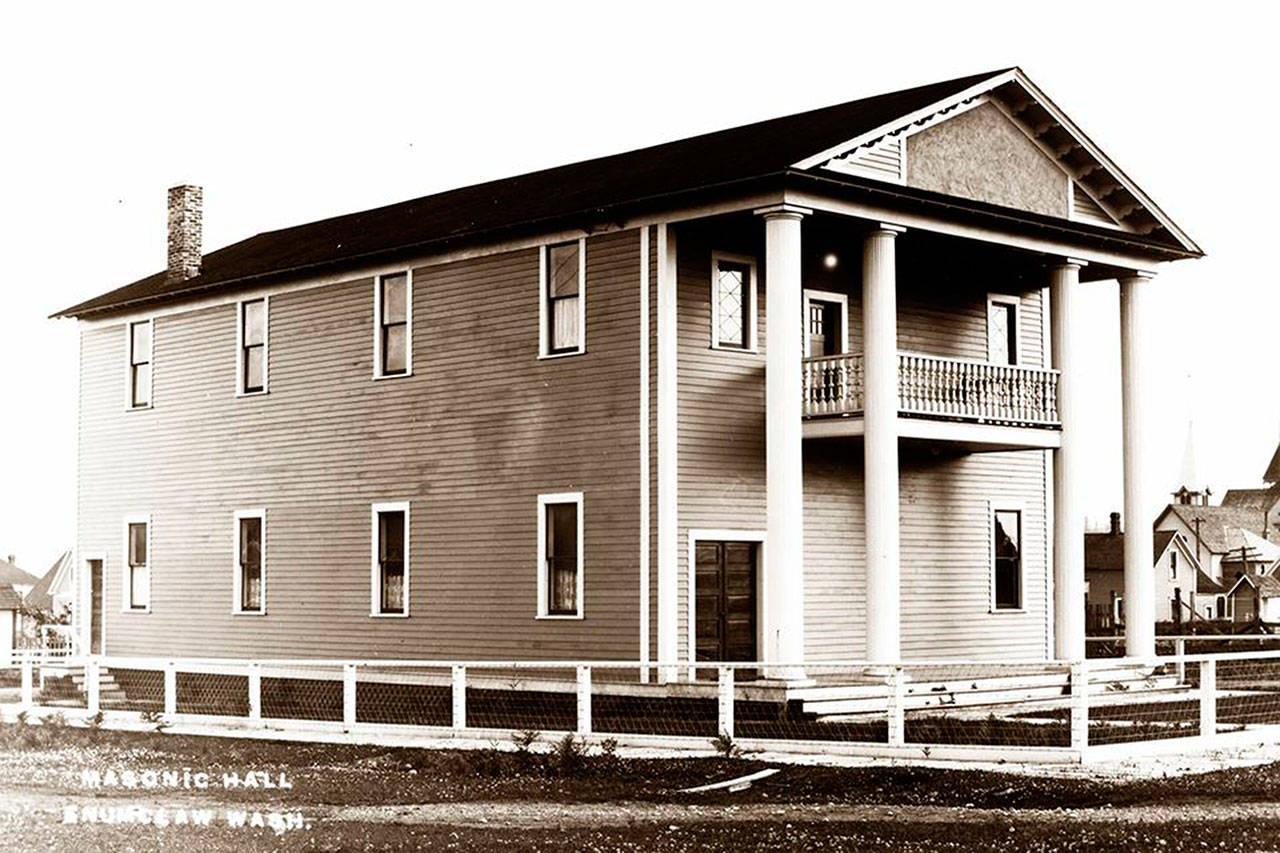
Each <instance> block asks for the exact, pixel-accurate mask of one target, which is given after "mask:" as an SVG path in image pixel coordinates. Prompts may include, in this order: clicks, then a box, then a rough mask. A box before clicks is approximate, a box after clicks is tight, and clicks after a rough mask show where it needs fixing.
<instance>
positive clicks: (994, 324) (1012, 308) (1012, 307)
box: [987, 294, 1021, 364]
mask: <svg viewBox="0 0 1280 853" xmlns="http://www.w3.org/2000/svg"><path fill="white" fill-rule="evenodd" d="M1020 307H1021V300H1020V299H1019V298H1018V297H1016V296H1003V295H996V294H992V295H991V296H988V297H987V361H989V362H991V363H992V364H1017V363H1018V310H1019V308H1020Z"/></svg>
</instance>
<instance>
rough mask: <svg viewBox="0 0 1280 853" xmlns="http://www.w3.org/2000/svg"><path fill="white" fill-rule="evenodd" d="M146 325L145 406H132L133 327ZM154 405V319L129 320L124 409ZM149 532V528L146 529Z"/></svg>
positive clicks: (126, 342)
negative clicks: (149, 344) (148, 344)
mask: <svg viewBox="0 0 1280 853" xmlns="http://www.w3.org/2000/svg"><path fill="white" fill-rule="evenodd" d="M143 323H146V324H147V326H149V327H150V328H149V330H148V332H147V340H148V341H150V342H151V351H150V352H148V353H147V368H148V370H147V404H146V405H145V406H135V405H134V404H133V327H134V326H140V325H142V324H143ZM155 405H156V324H155V319H154V318H152V317H148V318H146V319H145V320H130V321H129V322H127V323H125V324H124V409H125V411H126V412H145V411H146V410H148V409H153V408H155ZM147 529H148V530H150V528H147Z"/></svg>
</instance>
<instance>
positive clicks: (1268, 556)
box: [1222, 528, 1280, 565]
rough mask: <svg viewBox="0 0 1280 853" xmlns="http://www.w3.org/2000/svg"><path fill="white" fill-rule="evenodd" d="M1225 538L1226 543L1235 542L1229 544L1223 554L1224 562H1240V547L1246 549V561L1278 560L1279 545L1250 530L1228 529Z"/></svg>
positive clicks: (1279, 557)
mask: <svg viewBox="0 0 1280 853" xmlns="http://www.w3.org/2000/svg"><path fill="white" fill-rule="evenodd" d="M1226 538H1227V542H1228V544H1230V543H1232V542H1234V543H1235V544H1231V545H1230V547H1229V549H1228V551H1227V553H1226V554H1224V555H1223V557H1222V561H1223V562H1224V563H1228V562H1229V563H1239V562H1241V560H1240V554H1241V550H1240V549H1242V548H1243V549H1247V550H1246V553H1247V554H1248V560H1247V562H1250V563H1266V564H1268V565H1270V564H1271V563H1274V562H1275V561H1277V560H1280V545H1277V544H1276V543H1274V542H1271V541H1268V540H1266V539H1263V538H1262V537H1261V536H1259V535H1258V534H1256V533H1254V532H1253V531H1251V530H1245V529H1244V528H1238V529H1228V530H1227V531H1226Z"/></svg>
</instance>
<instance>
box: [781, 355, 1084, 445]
mask: <svg viewBox="0 0 1280 853" xmlns="http://www.w3.org/2000/svg"><path fill="white" fill-rule="evenodd" d="M863 387H864V374H863V357H862V356H861V355H860V354H852V353H851V354H846V355H833V356H823V357H820V358H806V359H805V360H804V407H803V408H804V415H805V416H806V417H820V416H825V415H848V414H856V413H859V412H861V411H862V408H863ZM898 408H899V410H900V411H901V412H902V413H903V414H908V415H916V416H920V417H934V418H943V419H948V420H968V421H978V422H981V423H995V424H1016V425H1026V426H1040V427H1051V426H1058V425H1059V423H1060V419H1059V417H1058V372H1057V371H1055V370H1047V369H1043V368H1038V367H1023V366H1021V365H1003V364H989V363H987V362H981V361H972V360H968V359H958V358H943V357H941V356H933V355H917V354H915V353H898Z"/></svg>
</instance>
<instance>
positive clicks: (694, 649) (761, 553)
mask: <svg viewBox="0 0 1280 853" xmlns="http://www.w3.org/2000/svg"><path fill="white" fill-rule="evenodd" d="M688 537H689V541H688V543H687V544H686V546H685V547H686V548H687V551H686V555H685V571H686V583H685V596H686V605H685V606H686V608H687V614H688V618H687V621H686V624H685V645H686V646H687V648H686V653H687V655H688V657H687V658H686V660H687V661H688V663H689V671H688V675H689V680H690V681H695V680H697V667H696V666H695V665H694V664H696V663H697V660H698V557H697V553H698V543H699V542H755V543H757V544H759V546H760V547H759V548H757V549H756V592H755V598H756V657H758V658H761V659H762V660H763V659H764V658H765V656H766V655H767V654H768V651H767V649H766V648H765V646H766V645H768V644H767V643H765V642H764V632H765V626H766V625H768V624H771V623H770V622H768V621H767V620H768V619H769V618H771V616H772V614H771V613H770V612H769V600H768V596H766V595H762V594H761V586H762V585H763V583H764V567H765V548H766V547H767V543H766V542H765V531H763V530H734V529H728V528H702V529H691V530H690V531H689V533H688Z"/></svg>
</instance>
